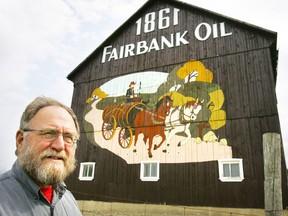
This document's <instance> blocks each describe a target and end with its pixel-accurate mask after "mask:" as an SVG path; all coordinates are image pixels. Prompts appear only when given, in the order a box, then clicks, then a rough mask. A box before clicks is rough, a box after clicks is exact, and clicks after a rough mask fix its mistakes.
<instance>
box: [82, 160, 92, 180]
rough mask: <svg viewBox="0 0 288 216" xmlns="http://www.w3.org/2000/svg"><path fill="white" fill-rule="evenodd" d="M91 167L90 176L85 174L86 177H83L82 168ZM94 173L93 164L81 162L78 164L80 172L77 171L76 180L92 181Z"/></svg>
mask: <svg viewBox="0 0 288 216" xmlns="http://www.w3.org/2000/svg"><path fill="white" fill-rule="evenodd" d="M91 165H92V170H91V171H92V173H91V175H89V174H87V176H83V175H84V167H86V166H87V167H89V166H91ZM94 172H95V162H83V163H80V171H79V177H78V179H79V180H80V181H92V180H93V179H94Z"/></svg>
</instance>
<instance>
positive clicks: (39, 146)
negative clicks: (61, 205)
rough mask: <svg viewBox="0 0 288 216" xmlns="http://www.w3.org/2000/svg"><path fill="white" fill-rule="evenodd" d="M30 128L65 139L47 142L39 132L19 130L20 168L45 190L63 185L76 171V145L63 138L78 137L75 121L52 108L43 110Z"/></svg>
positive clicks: (66, 114) (55, 107)
mask: <svg viewBox="0 0 288 216" xmlns="http://www.w3.org/2000/svg"><path fill="white" fill-rule="evenodd" d="M28 127H29V129H34V130H39V129H40V130H54V131H57V132H58V133H59V134H61V135H59V136H58V137H57V138H56V139H55V140H47V139H45V138H44V137H43V136H42V133H41V132H39V131H29V132H24V131H21V130H19V131H18V132H17V135H16V140H17V151H18V161H19V163H20V166H21V167H22V168H23V169H24V171H25V172H26V173H27V174H28V175H29V176H30V177H31V178H32V179H33V180H34V181H35V182H36V183H37V184H38V185H39V186H41V187H43V186H48V185H54V184H57V183H59V182H60V181H63V180H64V179H65V178H66V177H67V176H68V175H69V174H70V173H71V172H72V171H73V170H74V169H75V150H76V144H75V145H73V146H69V145H67V143H66V142H65V141H64V139H63V136H62V135H63V134H75V135H76V134H77V130H76V127H75V124H74V121H73V118H72V117H71V115H70V114H69V113H68V112H67V111H66V110H65V109H63V108H61V107H57V106H49V107H45V108H42V109H40V110H39V111H38V112H37V113H36V115H35V116H34V118H33V119H32V120H31V121H30V123H29V125H28Z"/></svg>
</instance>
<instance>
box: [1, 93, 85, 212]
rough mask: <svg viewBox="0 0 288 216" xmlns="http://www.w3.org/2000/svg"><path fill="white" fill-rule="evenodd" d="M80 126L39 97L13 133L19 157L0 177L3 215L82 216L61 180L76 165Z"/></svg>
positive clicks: (66, 112)
mask: <svg viewBox="0 0 288 216" xmlns="http://www.w3.org/2000/svg"><path fill="white" fill-rule="evenodd" d="M79 135H80V129H79V124H78V121H77V118H76V116H75V114H74V112H73V111H72V110H71V109H70V108H69V107H67V106H65V105H64V104H62V103H60V102H58V101H56V100H54V99H51V98H46V97H38V98H36V99H35V100H34V101H32V102H31V103H30V104H29V105H28V106H27V107H26V109H25V111H24V113H23V115H22V118H21V121H20V129H19V130H18V131H17V133H16V155H17V161H16V162H15V163H14V165H13V167H12V169H11V170H10V171H8V172H6V173H4V174H2V175H0V215H1V216H6V215H7V216H10V215H11V216H17V215H21V216H23V215H24V216H26V215H27V216H28V215H29V216H32V215H35V216H41V215H53V216H56V215H59V216H60V215H61V216H64V215H69V216H71V215H73V216H74V215H75V216H77V215H82V214H81V213H80V211H79V209H78V207H77V203H76V201H75V199H74V197H73V195H72V194H71V192H70V191H68V190H67V189H66V186H65V184H64V183H63V180H64V179H65V178H66V177H67V176H68V175H69V174H70V173H71V172H72V171H73V170H74V169H75V150H76V147H77V141H78V139H79Z"/></svg>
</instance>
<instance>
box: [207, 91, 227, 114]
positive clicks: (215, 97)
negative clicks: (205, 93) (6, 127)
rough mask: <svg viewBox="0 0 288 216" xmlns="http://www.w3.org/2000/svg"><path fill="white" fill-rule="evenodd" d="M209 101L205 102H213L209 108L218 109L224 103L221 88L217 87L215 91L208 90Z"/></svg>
mask: <svg viewBox="0 0 288 216" xmlns="http://www.w3.org/2000/svg"><path fill="white" fill-rule="evenodd" d="M209 95H210V101H209V102H208V103H207V104H213V106H210V107H209V109H210V110H211V111H213V110H220V109H221V107H222V106H223V103H224V93H223V91H222V90H221V89H217V90H216V91H213V92H210V93H209Z"/></svg>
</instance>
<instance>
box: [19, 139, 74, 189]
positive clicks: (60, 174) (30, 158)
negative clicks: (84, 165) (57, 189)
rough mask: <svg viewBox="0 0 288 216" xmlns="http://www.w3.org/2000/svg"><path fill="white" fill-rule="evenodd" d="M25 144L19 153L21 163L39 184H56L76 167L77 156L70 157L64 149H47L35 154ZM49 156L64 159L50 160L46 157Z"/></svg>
mask: <svg viewBox="0 0 288 216" xmlns="http://www.w3.org/2000/svg"><path fill="white" fill-rule="evenodd" d="M24 145H25V146H23V148H24V149H23V151H22V152H21V153H20V154H19V155H18V161H19V164H20V166H21V167H22V169H23V170H24V171H25V172H26V173H27V174H28V175H29V176H30V177H31V178H32V179H33V180H34V181H36V183H37V184H38V185H39V186H41V185H42V186H47V185H56V184H58V183H60V182H62V181H64V179H66V177H67V176H68V175H69V174H71V173H72V172H73V171H74V169H75V167H76V165H75V164H76V160H75V158H74V157H70V158H68V157H67V156H66V154H65V152H64V151H62V152H57V151H55V150H46V151H44V152H42V153H41V154H40V155H35V154H34V153H33V152H32V151H31V148H30V146H29V145H26V144H24ZM49 156H58V157H59V156H61V157H62V158H63V161H59V162H55V163H53V162H52V161H50V162H49V161H47V160H46V159H45V158H47V157H49Z"/></svg>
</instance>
